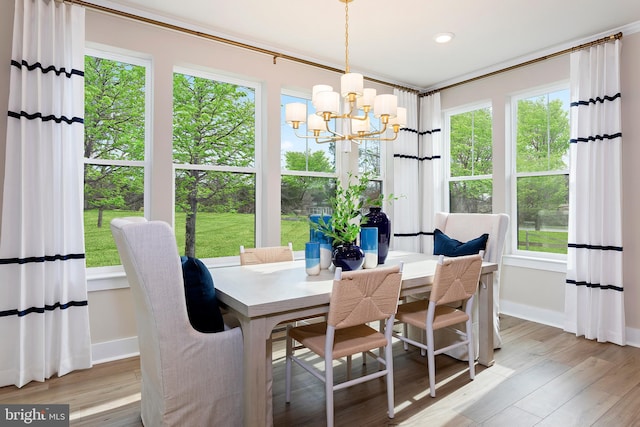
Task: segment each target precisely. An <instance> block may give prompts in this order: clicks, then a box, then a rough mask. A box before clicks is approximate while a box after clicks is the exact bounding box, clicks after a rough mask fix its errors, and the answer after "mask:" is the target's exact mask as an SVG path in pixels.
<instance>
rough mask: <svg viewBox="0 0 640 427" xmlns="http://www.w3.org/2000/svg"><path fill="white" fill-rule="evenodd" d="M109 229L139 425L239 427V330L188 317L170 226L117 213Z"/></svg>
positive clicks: (241, 399) (240, 392) (240, 339)
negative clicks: (136, 379) (136, 370)
mask: <svg viewBox="0 0 640 427" xmlns="http://www.w3.org/2000/svg"><path fill="white" fill-rule="evenodd" d="M111 231H112V234H113V237H114V239H115V242H116V245H117V247H118V252H119V253H120V259H121V260H122V264H123V265H124V269H125V272H126V274H127V279H128V281H129V285H130V286H131V293H132V295H133V299H134V306H135V313H136V323H137V332H138V343H139V346H140V369H141V373H142V399H141V416H142V423H143V424H144V425H146V426H153V427H156V426H216V427H218V426H239V425H242V423H243V376H242V372H243V366H242V360H243V355H242V353H243V342H242V331H241V330H240V328H232V329H228V328H225V330H224V331H222V332H217V333H201V332H198V331H196V330H195V329H193V327H192V326H191V323H190V322H189V318H188V314H187V306H186V301H185V289H184V281H183V275H182V265H181V262H180V256H179V254H178V250H177V246H176V240H175V236H174V233H173V230H172V229H171V228H170V227H169V225H168V224H166V223H165V222H162V221H146V220H145V219H144V218H141V217H136V218H118V219H114V220H113V221H112V222H111Z"/></svg>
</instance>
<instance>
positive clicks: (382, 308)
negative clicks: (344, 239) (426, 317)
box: [285, 264, 402, 426]
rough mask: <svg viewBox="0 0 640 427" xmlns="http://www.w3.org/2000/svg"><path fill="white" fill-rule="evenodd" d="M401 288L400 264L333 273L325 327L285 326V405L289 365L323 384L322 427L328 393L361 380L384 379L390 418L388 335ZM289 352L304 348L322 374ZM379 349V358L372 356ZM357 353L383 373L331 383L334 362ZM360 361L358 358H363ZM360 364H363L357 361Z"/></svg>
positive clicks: (330, 398) (330, 400) (330, 403)
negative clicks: (317, 361) (320, 362)
mask: <svg viewBox="0 0 640 427" xmlns="http://www.w3.org/2000/svg"><path fill="white" fill-rule="evenodd" d="M401 283H402V264H400V265H395V266H392V267H384V268H376V269H370V270H357V271H348V272H342V269H341V268H336V272H335V276H334V280H333V288H332V291H331V299H330V302H329V313H328V315H327V320H326V322H321V323H313V324H309V325H303V326H296V327H291V326H288V327H287V344H286V364H285V397H286V399H285V400H286V402H287V403H289V402H291V364H292V362H295V363H296V364H298V365H299V366H301V367H302V368H304V369H305V370H307V371H308V372H310V373H311V374H312V375H314V376H315V377H316V378H318V379H320V380H321V381H323V382H324V383H325V394H326V413H327V426H333V418H334V414H333V412H334V407H333V393H334V391H336V390H341V389H344V388H347V387H351V386H353V385H356V384H360V383H362V382H365V381H369V380H373V379H376V378H380V377H386V385H387V405H388V413H387V415H388V417H389V418H393V417H394V397H393V357H392V348H391V336H392V329H393V323H394V315H395V313H396V309H397V307H398V297H399V295H400V287H401ZM377 321H384V328H383V329H382V331H378V330H376V329H374V328H372V327H371V326H369V325H368V323H369V322H377ZM294 342H296V343H299V345H297V346H296V347H295V349H298V348H306V349H308V350H311V352H313V353H315V354H317V355H318V356H320V357H322V358H323V359H324V370H320V369H319V368H316V367H315V366H313V365H312V364H311V363H308V362H307V361H305V360H303V357H304V355H305V354H308V353H307V352H302V354H301V353H300V352H298V353H297V354H296V355H294V353H293V350H294V345H293V343H294ZM374 349H380V352H379V355H376V354H375V353H373V350H374ZM358 353H363V354H364V355H366V356H370V357H373V358H374V359H375V360H377V361H378V362H379V363H380V366H381V367H384V368H383V369H380V370H376V371H375V372H372V373H369V374H363V375H362V376H359V377H357V378H354V379H351V376H350V372H347V379H346V380H345V381H342V382H340V383H338V384H336V383H335V381H334V366H333V365H334V363H333V362H334V360H338V359H341V358H345V357H347V361H348V363H347V370H348V371H349V370H350V366H351V363H350V357H351V356H352V355H354V354H358ZM366 356H363V357H366ZM363 363H364V359H363Z"/></svg>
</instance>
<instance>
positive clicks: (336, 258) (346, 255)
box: [332, 243, 364, 271]
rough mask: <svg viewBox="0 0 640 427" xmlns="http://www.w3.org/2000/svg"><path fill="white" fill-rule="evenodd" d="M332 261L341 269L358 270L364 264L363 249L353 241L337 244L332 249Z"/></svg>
mask: <svg viewBox="0 0 640 427" xmlns="http://www.w3.org/2000/svg"><path fill="white" fill-rule="evenodd" d="M332 261H333V265H335V266H336V268H337V267H342V271H351V270H359V269H360V268H361V267H362V264H364V251H363V250H362V249H360V247H359V246H356V245H355V244H353V243H345V244H343V245H338V246H336V247H335V248H334V249H333V256H332Z"/></svg>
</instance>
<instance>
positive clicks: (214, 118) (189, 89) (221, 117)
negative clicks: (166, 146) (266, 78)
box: [173, 73, 255, 256]
mask: <svg viewBox="0 0 640 427" xmlns="http://www.w3.org/2000/svg"><path fill="white" fill-rule="evenodd" d="M173 88H174V92H173V157H174V160H175V161H176V162H177V163H185V164H189V165H212V164H213V165H221V166H232V167H233V166H235V167H248V166H251V165H252V164H253V163H254V159H255V103H254V99H253V93H252V91H251V90H249V89H247V88H243V87H240V86H236V85H233V84H230V83H223V82H218V81H215V80H210V79H206V78H200V77H193V76H188V75H185V74H179V73H175V74H174V76H173ZM175 187H176V207H177V209H179V210H180V211H182V212H184V213H185V214H186V220H185V229H184V230H185V246H184V247H185V254H186V255H188V256H196V222H197V215H198V214H199V213H201V212H215V211H217V212H222V211H223V212H242V213H252V212H254V211H255V206H254V203H255V196H254V191H255V190H254V188H255V185H254V181H253V177H252V176H247V175H245V174H237V173H220V172H211V171H206V170H199V169H196V168H193V169H180V170H179V172H177V173H176V181H175ZM200 246H201V245H198V247H200ZM198 255H200V254H198Z"/></svg>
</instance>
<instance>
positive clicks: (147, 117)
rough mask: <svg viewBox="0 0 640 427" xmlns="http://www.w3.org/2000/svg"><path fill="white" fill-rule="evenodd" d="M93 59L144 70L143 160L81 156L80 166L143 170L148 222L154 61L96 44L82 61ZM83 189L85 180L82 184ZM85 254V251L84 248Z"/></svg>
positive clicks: (99, 273) (110, 269) (95, 272)
mask: <svg viewBox="0 0 640 427" xmlns="http://www.w3.org/2000/svg"><path fill="white" fill-rule="evenodd" d="M86 56H92V57H96V58H101V59H106V60H110V61H116V62H122V63H126V64H131V65H135V66H140V67H144V68H145V70H146V71H145V82H144V84H145V89H146V90H145V99H144V104H145V108H144V159H143V160H117V159H88V158H86V157H84V156H83V165H85V166H86V165H112V166H119V167H138V168H139V167H141V168H143V176H144V178H143V179H144V183H143V216H144V217H145V218H147V219H148V218H149V212H150V206H151V174H152V167H151V158H152V156H151V153H152V143H153V141H152V126H153V123H152V117H153V115H152V106H153V95H152V89H151V88H153V61H152V58H151V57H150V56H149V55H145V54H142V53H139V52H134V51H128V50H124V49H118V48H114V47H110V46H109V47H103V46H101V45H99V44H97V43H90V42H87V44H86V46H85V49H84V55H83V58H84V57H86ZM83 186H84V180H83ZM85 250H86V248H85ZM86 271H87V275H88V277H93V276H95V277H103V276H105V275H106V276H107V277H108V276H110V275H111V274H113V273H114V272H119V271H122V265H121V264H119V265H107V266H99V267H86Z"/></svg>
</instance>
